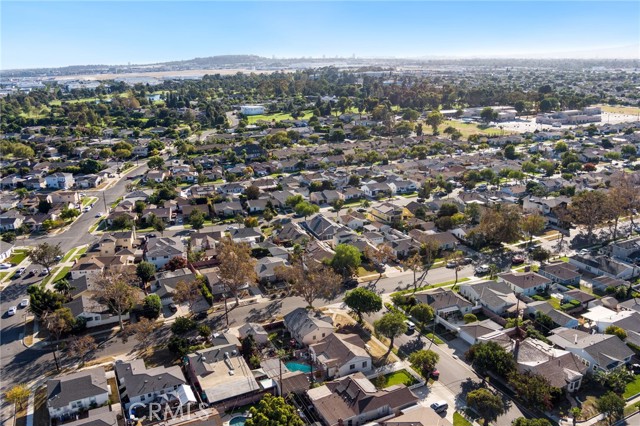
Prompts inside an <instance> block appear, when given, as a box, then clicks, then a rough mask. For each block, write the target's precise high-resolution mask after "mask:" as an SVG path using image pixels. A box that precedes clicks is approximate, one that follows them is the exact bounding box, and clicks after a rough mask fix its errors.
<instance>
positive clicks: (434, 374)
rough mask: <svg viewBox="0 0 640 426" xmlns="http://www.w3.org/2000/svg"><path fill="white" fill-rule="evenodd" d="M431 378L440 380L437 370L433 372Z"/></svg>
mask: <svg viewBox="0 0 640 426" xmlns="http://www.w3.org/2000/svg"><path fill="white" fill-rule="evenodd" d="M431 377H433V379H434V380H438V379H439V378H440V372H439V371H438V370H437V369H435V370H433V371H432V372H431Z"/></svg>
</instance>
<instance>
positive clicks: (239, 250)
mask: <svg viewBox="0 0 640 426" xmlns="http://www.w3.org/2000/svg"><path fill="white" fill-rule="evenodd" d="M218 261H219V262H220V279H221V280H222V282H223V283H224V285H225V287H226V288H228V289H229V291H230V292H231V294H232V295H233V297H234V298H235V300H236V304H237V303H238V301H239V292H240V289H241V288H242V287H244V286H245V285H247V284H253V283H254V282H255V281H256V278H257V274H256V271H255V264H256V260H255V259H254V258H253V257H251V247H250V246H249V245H248V244H246V243H236V242H235V241H233V240H232V239H231V238H229V237H226V238H224V239H223V240H222V241H221V243H220V247H219V249H218Z"/></svg>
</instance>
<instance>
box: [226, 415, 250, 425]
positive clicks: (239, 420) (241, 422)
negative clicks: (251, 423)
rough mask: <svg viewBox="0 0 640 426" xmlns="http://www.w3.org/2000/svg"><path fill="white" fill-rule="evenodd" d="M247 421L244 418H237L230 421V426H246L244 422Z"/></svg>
mask: <svg viewBox="0 0 640 426" xmlns="http://www.w3.org/2000/svg"><path fill="white" fill-rule="evenodd" d="M246 421H247V418H246V417H244V416H236V417H234V418H232V419H231V420H229V426H244V422H246Z"/></svg>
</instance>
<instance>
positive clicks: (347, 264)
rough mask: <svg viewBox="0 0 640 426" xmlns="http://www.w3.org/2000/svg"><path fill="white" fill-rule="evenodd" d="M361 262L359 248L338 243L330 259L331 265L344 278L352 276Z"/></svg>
mask: <svg viewBox="0 0 640 426" xmlns="http://www.w3.org/2000/svg"><path fill="white" fill-rule="evenodd" d="M361 263H362V258H361V254H360V250H358V248H357V247H355V246H352V245H350V244H338V245H337V246H336V248H335V254H334V255H333V258H332V259H331V266H332V267H333V269H334V270H335V271H336V273H338V274H340V275H342V276H343V277H344V278H345V279H346V278H348V277H351V276H353V274H355V273H356V271H357V270H358V267H359V266H360V264H361Z"/></svg>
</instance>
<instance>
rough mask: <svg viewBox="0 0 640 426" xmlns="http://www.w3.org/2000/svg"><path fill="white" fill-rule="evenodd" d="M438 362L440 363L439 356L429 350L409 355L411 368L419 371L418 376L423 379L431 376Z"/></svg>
mask: <svg viewBox="0 0 640 426" xmlns="http://www.w3.org/2000/svg"><path fill="white" fill-rule="evenodd" d="M438 361H440V356H439V355H438V354H437V353H435V352H433V351H431V350H425V349H421V350H418V351H415V352H412V353H411V355H409V362H410V363H411V366H412V367H413V368H414V369H416V370H418V371H420V374H422V376H423V377H425V378H429V376H431V373H432V372H433V370H434V369H435V368H436V364H437V363H438Z"/></svg>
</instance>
